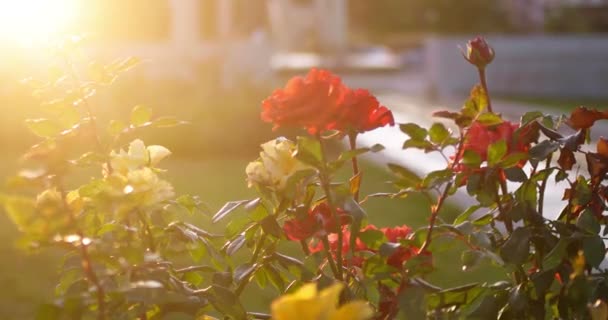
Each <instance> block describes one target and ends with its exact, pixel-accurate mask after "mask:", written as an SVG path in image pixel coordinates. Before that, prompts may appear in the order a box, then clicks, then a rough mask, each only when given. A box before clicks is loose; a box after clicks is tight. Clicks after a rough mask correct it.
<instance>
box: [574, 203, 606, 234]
mask: <svg viewBox="0 0 608 320" xmlns="http://www.w3.org/2000/svg"><path fill="white" fill-rule="evenodd" d="M576 226H577V227H579V228H580V229H581V230H584V231H586V232H588V233H590V234H593V235H596V234H598V233H600V230H601V228H602V226H601V225H600V223H599V221H597V218H596V217H595V215H594V214H593V212H592V211H591V210H589V209H587V210H585V211H583V212H582V213H581V214H580V215H579V216H578V218H577V219H576Z"/></svg>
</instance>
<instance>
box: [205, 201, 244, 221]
mask: <svg viewBox="0 0 608 320" xmlns="http://www.w3.org/2000/svg"><path fill="white" fill-rule="evenodd" d="M247 202H249V200H239V201H229V202H226V204H224V206H223V207H222V208H221V209H220V210H219V211H218V212H217V213H216V214H214V215H213V218H211V221H212V222H213V223H216V222H218V221H220V220H222V219H224V218H225V217H226V216H227V215H228V214H229V213H231V212H233V211H234V210H236V209H237V208H238V207H240V206H242V205H243V204H245V203H247Z"/></svg>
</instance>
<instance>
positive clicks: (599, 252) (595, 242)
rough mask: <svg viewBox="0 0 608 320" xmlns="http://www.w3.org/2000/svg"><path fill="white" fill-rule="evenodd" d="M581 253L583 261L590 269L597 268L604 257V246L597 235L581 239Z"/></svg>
mask: <svg viewBox="0 0 608 320" xmlns="http://www.w3.org/2000/svg"><path fill="white" fill-rule="evenodd" d="M583 253H584V254H585V261H586V262H587V263H588V264H589V265H591V266H592V267H595V268H597V267H599V266H600V263H602V261H604V257H605V256H606V245H605V244H604V240H602V238H601V237H600V236H598V235H595V236H592V237H586V238H585V239H583Z"/></svg>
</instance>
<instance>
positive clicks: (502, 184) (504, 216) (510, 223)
mask: <svg viewBox="0 0 608 320" xmlns="http://www.w3.org/2000/svg"><path fill="white" fill-rule="evenodd" d="M500 187H501V189H502V193H503V195H505V194H507V190H506V188H507V185H506V183H505V182H504V181H500ZM494 201H496V206H497V207H498V212H500V217H501V218H502V220H503V221H504V222H505V227H506V228H507V232H509V234H511V233H513V221H511V217H508V215H507V212H506V211H505V209H504V208H503V207H502V203H501V200H500V193H499V192H498V189H495V190H494Z"/></svg>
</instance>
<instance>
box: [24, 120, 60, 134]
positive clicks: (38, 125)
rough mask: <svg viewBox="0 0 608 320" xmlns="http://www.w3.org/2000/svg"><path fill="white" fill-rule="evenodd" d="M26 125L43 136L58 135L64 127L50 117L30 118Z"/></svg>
mask: <svg viewBox="0 0 608 320" xmlns="http://www.w3.org/2000/svg"><path fill="white" fill-rule="evenodd" d="M25 125H26V126H27V127H28V128H29V129H30V131H32V132H33V133H34V134H35V135H37V136H39V137H41V138H51V137H54V136H57V135H58V134H59V133H61V131H62V130H63V128H61V126H59V125H57V124H56V123H55V122H53V121H51V120H49V119H28V120H25Z"/></svg>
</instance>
